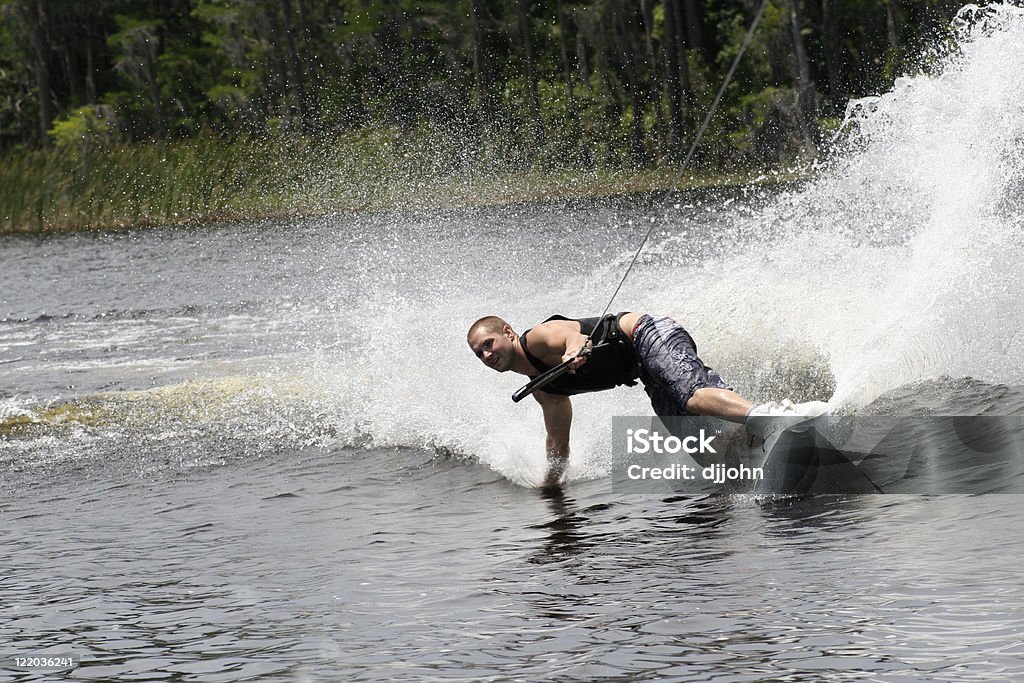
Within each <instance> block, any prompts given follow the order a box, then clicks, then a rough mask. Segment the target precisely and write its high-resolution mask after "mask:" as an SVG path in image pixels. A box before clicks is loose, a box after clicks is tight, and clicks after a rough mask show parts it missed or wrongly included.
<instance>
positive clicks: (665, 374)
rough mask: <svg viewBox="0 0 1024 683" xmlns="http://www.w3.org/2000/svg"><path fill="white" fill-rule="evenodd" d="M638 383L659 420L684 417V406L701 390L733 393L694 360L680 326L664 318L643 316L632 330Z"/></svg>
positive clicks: (693, 346) (693, 349) (693, 347)
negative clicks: (707, 388) (638, 370)
mask: <svg viewBox="0 0 1024 683" xmlns="http://www.w3.org/2000/svg"><path fill="white" fill-rule="evenodd" d="M633 350H634V352H635V353H636V360H637V363H638V364H639V365H640V381H641V382H643V383H644V391H646V392H647V395H648V396H649V397H650V398H651V405H652V406H653V407H654V412H655V413H657V414H658V415H659V416H661V417H668V416H671V415H687V414H688V413H687V412H686V408H685V406H686V402H687V401H689V400H690V398H691V397H692V396H693V393H694V392H695V391H697V390H698V389H703V388H704V387H716V388H719V389H729V390H730V391H732V390H733V388H732V387H731V386H729V385H728V384H726V383H725V382H724V381H723V380H722V377H721V375H719V374H718V373H717V372H716V371H715V370H714V368H710V367H708V366H706V365H704V363H703V362H701V360H700V358H698V357H697V345H696V344H695V343H694V342H693V338H692V337H691V336H690V333H689V332H687V331H686V330H685V329H683V326H682V325H680V324H679V323H677V322H676V321H675V320H672V319H671V318H666V317H665V316H652V315H643V316H641V317H640V320H638V321H637V323H636V327H635V328H634V329H633Z"/></svg>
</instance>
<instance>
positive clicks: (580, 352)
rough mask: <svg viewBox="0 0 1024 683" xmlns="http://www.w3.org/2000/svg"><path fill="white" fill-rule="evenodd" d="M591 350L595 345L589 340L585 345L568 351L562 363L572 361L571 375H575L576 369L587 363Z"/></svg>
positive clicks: (570, 365)
mask: <svg viewBox="0 0 1024 683" xmlns="http://www.w3.org/2000/svg"><path fill="white" fill-rule="evenodd" d="M591 348H593V343H592V342H591V341H590V340H589V339H587V340H586V343H585V344H582V345H576V346H574V347H572V348H568V349H566V351H565V355H563V356H562V362H563V363H564V362H566V361H569V360H571V361H572V363H570V364H569V374H570V375H575V374H576V369H577V368H579V367H582V365H583V364H584V363H586V362H587V359H588V358H589V357H590V349H591Z"/></svg>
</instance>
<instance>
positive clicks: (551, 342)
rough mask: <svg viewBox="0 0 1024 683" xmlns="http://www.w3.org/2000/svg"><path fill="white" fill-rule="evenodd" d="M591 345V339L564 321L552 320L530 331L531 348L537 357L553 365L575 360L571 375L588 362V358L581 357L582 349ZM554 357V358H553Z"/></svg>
mask: <svg viewBox="0 0 1024 683" xmlns="http://www.w3.org/2000/svg"><path fill="white" fill-rule="evenodd" d="M588 344H590V338H589V337H587V336H586V335H585V334H583V333H581V332H580V331H579V330H577V329H573V324H572V323H569V322H567V321H563V320H552V321H549V322H546V323H542V324H540V325H537V326H536V327H534V328H533V330H531V331H530V348H531V349H532V350H533V352H534V354H535V355H538V356H540V357H542V358H545V359H546V360H547V362H549V363H551V364H552V365H557V364H558V363H562V362H565V361H567V360H570V359H575V362H573V364H572V365H571V366H569V373H570V374H572V373H575V372H576V370H577V369H578V368H579V367H580V366H581V365H583V364H584V363H586V362H587V357H586V356H579V355H578V354H579V352H580V349H582V348H583V347H584V346H587V345H588ZM552 356H554V357H552Z"/></svg>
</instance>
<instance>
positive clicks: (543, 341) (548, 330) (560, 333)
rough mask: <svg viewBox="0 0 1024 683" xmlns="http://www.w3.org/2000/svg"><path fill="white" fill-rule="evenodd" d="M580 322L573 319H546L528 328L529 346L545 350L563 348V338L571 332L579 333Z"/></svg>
mask: <svg viewBox="0 0 1024 683" xmlns="http://www.w3.org/2000/svg"><path fill="white" fill-rule="evenodd" d="M579 331H580V324H579V323H578V322H576V321H575V320H548V321H547V322H543V323H540V324H539V325H536V326H534V327H533V328H532V329H531V330H530V348H531V349H533V348H534V347H537V349H538V350H541V348H543V349H545V350H549V349H550V350H558V349H564V348H565V340H566V339H567V338H568V337H569V336H570V335H573V334H579Z"/></svg>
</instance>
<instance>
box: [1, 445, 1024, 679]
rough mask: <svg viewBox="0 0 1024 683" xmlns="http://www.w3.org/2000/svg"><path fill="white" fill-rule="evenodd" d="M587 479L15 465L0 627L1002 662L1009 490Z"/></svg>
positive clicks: (954, 665)
mask: <svg viewBox="0 0 1024 683" xmlns="http://www.w3.org/2000/svg"><path fill="white" fill-rule="evenodd" d="M402 468H412V469H414V470H416V471H417V472H419V475H420V476H419V477H418V479H417V483H416V485H415V486H409V485H407V484H406V483H403V482H398V481H395V480H394V479H393V474H394V472H395V471H396V470H399V469H402ZM389 477H392V478H391V481H388V479H389ZM374 479H377V480H379V482H380V483H379V484H377V485H375V486H356V485H355V483H356V482H359V481H368V480H374ZM608 489H609V485H608V482H607V481H591V482H583V483H580V484H577V485H574V486H572V487H571V488H569V489H568V490H567V491H566V492H564V493H558V494H540V493H537V492H533V491H528V490H524V489H520V488H518V487H515V486H512V485H510V484H508V483H507V482H505V481H503V480H499V479H497V478H496V477H495V476H494V474H493V473H492V472H491V471H490V470H488V469H487V468H484V467H481V466H477V465H471V464H467V463H462V462H455V461H449V460H446V459H435V458H431V457H429V456H427V455H426V454H424V453H421V452H417V451H386V452H373V451H370V452H367V451H341V452H324V451H308V452H298V453H290V454H280V455H278V456H276V457H267V458H263V459H261V460H258V461H253V462H250V463H246V464H236V465H229V466H225V467H218V468H211V469H209V470H207V471H203V472H193V473H190V474H189V475H188V476H184V477H181V476H178V477H172V476H167V477H163V478H160V479H150V480H128V481H123V482H120V483H118V484H115V485H110V486H105V487H86V486H83V485H76V484H75V483H74V482H68V481H64V482H61V481H57V482H51V483H49V484H47V485H45V486H44V485H38V486H34V487H31V488H26V489H24V490H22V491H21V492H19V493H18V494H17V495H16V496H14V497H13V498H12V499H8V501H6V506H5V509H4V511H3V514H4V519H5V520H6V523H5V528H4V530H3V532H2V536H0V538H2V541H0V547H2V548H3V550H2V553H3V556H4V557H5V558H6V560H5V564H6V571H5V572H4V574H3V576H2V578H0V590H2V592H3V595H4V597H5V602H6V603H7V605H8V608H7V618H6V619H5V620H4V621H3V622H2V624H0V638H2V639H3V641H4V642H6V643H8V644H9V649H11V650H12V654H22V653H24V654H27V653H41V652H68V651H73V652H75V653H77V654H79V655H81V657H82V663H81V666H79V667H78V668H77V669H75V670H74V671H72V672H70V673H68V674H66V675H67V676H69V677H71V678H84V679H112V678H119V679H121V678H131V679H133V680H140V679H173V680H242V679H250V678H253V679H254V678H257V677H259V678H269V679H282V680H289V679H290V680H338V679H342V678H345V679H358V680H395V679H397V680H422V679H423V678H430V677H438V678H468V679H473V680H480V679H495V680H511V679H515V680H539V679H545V680H594V679H595V678H610V679H622V680H627V679H628V680H648V679H649V680H654V679H658V680H666V679H668V680H694V681H700V680H758V679H772V680H794V681H796V680H805V681H811V680H822V679H835V680H840V679H841V680H847V679H848V678H850V677H857V675H861V676H864V677H868V678H872V677H873V678H883V679H885V680H890V679H891V677H897V678H898V677H906V678H915V679H920V678H927V677H929V676H933V677H938V678H942V679H947V678H956V679H957V680H992V679H993V678H996V679H1011V678H1015V677H1017V676H1019V675H1022V674H1024V665H1022V664H1021V662H1022V661H1024V658H1022V657H1021V655H1022V654H1024V653H1022V652H1021V645H1020V642H1021V641H1020V632H1019V629H1020V628H1021V621H1020V614H1022V613H1024V589H1022V587H1021V584H1020V581H1019V565H1020V558H1021V554H1020V542H1021V540H1022V536H1021V533H1022V532H1021V531H1020V530H1019V526H1018V525H1016V524H1015V523H1014V520H1016V519H1018V518H1019V514H1020V511H1019V506H1020V502H1021V501H1020V500H1019V497H1017V496H981V497H966V496H943V497H938V498H934V499H928V498H923V497H916V496H907V497H901V496H861V497H848V498H839V497H833V498H826V497H820V498H815V499H807V500H793V501H775V502H765V501H757V500H754V499H751V498H724V497H723V498H703V499H701V498H676V499H660V498H652V497H642V496H626V497H620V498H615V497H613V496H612V495H611V493H610V491H609V490H608ZM856 672H860V673H859V674H857V673H856ZM32 677H34V678H36V679H38V680H42V679H43V678H45V677H46V676H45V675H44V674H37V675H35V676H32ZM32 677H30V678H32Z"/></svg>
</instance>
